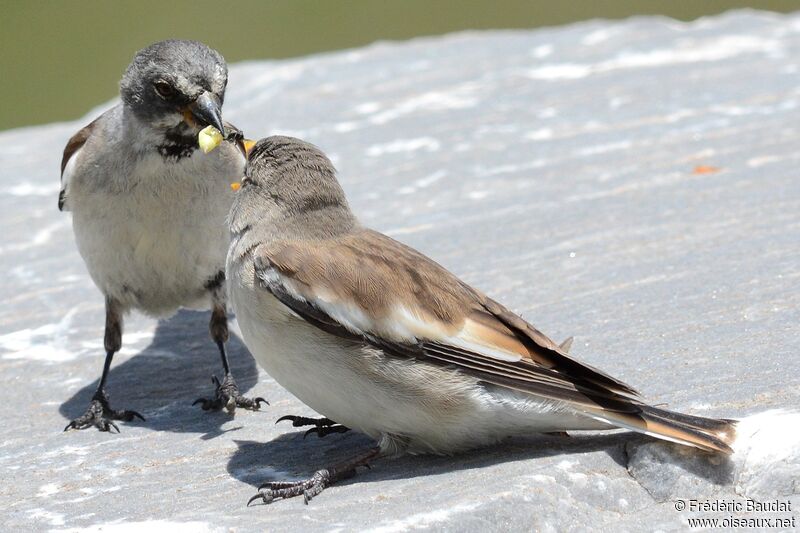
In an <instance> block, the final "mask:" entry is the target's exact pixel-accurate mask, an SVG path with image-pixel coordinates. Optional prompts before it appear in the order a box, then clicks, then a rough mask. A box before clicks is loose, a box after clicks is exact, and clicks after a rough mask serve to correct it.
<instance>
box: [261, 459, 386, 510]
mask: <svg viewBox="0 0 800 533" xmlns="http://www.w3.org/2000/svg"><path fill="white" fill-rule="evenodd" d="M379 453H380V449H379V448H373V449H371V450H369V451H367V452H364V453H362V454H361V455H358V456H356V457H354V458H352V459H350V460H349V461H345V462H343V463H341V464H339V465H336V466H334V467H331V468H326V469H324V470H317V471H316V472H314V474H313V475H312V476H311V477H310V478H308V479H304V480H302V481H269V482H267V483H264V484H262V485H261V486H259V487H258V493H257V494H256V495H255V496H253V497H252V498H250V499H249V500H248V501H247V505H248V507H249V506H250V504H251V503H253V502H254V501H256V500H261V501H262V502H263V503H265V504H269V503H272V502H273V501H275V500H286V499H289V498H294V497H295V496H303V501H304V502H305V504H306V505H308V502H310V501H311V499H312V498H314V496H317V495H318V494H319V493H321V492H322V491H323V490H325V489H326V488H328V487H330V486H331V485H333V484H334V483H336V482H337V481H341V480H343V479H348V478H351V477H353V476H355V475H356V468H358V467H359V466H365V467H367V468H369V465H368V464H367V462H368V461H369V460H370V459H373V458H375V457H377V456H378V454H379Z"/></svg>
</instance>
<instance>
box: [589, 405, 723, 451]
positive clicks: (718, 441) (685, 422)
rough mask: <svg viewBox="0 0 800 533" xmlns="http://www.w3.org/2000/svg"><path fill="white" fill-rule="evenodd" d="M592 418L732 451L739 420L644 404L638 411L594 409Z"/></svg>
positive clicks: (668, 437) (709, 449)
mask: <svg viewBox="0 0 800 533" xmlns="http://www.w3.org/2000/svg"><path fill="white" fill-rule="evenodd" d="M591 416H592V417H593V418H596V419H599V420H603V421H605V422H609V423H611V424H614V425H615V426H619V427H622V428H625V429H630V430H632V431H636V432H639V433H644V434H646V435H650V436H652V437H656V438H659V439H663V440H668V441H672V442H677V443H679V444H685V445H687V446H694V447H695V448H700V449H701V450H705V451H709V452H718V453H724V454H731V453H733V449H732V448H731V445H732V444H733V442H734V440H735V439H736V421H735V420H728V419H715V418H703V417H700V416H692V415H686V414H683V413H676V412H673V411H667V410H664V409H659V408H657V407H650V406H648V405H643V406H641V412H640V413H638V414H630V413H615V412H607V411H599V410H596V411H593V412H592V413H591Z"/></svg>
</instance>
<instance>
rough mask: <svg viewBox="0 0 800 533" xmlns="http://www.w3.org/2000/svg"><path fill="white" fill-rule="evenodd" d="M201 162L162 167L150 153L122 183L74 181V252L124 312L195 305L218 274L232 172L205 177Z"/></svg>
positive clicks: (223, 167) (222, 168)
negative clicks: (120, 304)
mask: <svg viewBox="0 0 800 533" xmlns="http://www.w3.org/2000/svg"><path fill="white" fill-rule="evenodd" d="M203 157H206V156H205V154H201V153H199V152H197V153H196V155H194V156H192V157H190V158H186V159H183V160H180V161H179V162H178V163H175V164H170V165H165V164H164V163H163V161H162V160H161V157H160V156H159V155H157V154H156V155H154V156H152V158H151V160H145V161H142V162H140V163H139V165H138V166H137V167H136V172H135V173H134V175H131V176H127V177H126V178H125V180H124V182H123V181H122V180H119V181H118V182H117V183H109V184H108V186H103V185H101V186H99V187H98V186H97V184H96V183H94V184H87V183H85V182H82V181H81V180H80V179H75V180H74V181H73V183H72V185H71V187H70V191H69V202H70V204H71V210H72V213H73V219H72V224H73V229H74V231H75V237H76V241H77V244H78V249H79V251H80V253H81V256H82V257H83V259H84V261H85V262H86V266H87V268H88V269H89V273H90V275H91V277H92V279H93V280H94V282H95V284H96V285H97V286H98V287H99V288H100V290H101V291H102V292H103V293H104V294H106V295H109V296H113V297H115V298H117V299H118V300H119V301H120V302H121V303H122V304H123V305H124V306H125V307H128V308H130V307H134V308H138V309H141V310H142V311H145V312H146V313H149V314H152V315H164V314H169V313H171V312H174V311H175V309H177V308H178V307H180V306H194V305H198V304H201V303H203V302H205V301H206V300H207V298H206V297H205V296H206V294H205V293H206V291H205V290H204V288H203V285H204V284H205V283H206V282H207V281H208V280H210V279H211V278H213V277H214V276H215V275H216V274H217V272H219V271H220V270H222V269H224V266H225V255H226V252H227V247H228V230H227V225H226V216H227V214H228V210H229V209H230V205H231V203H232V201H233V191H232V190H231V189H230V182H231V181H232V180H233V179H235V178H236V176H237V174H238V170H237V169H236V167H235V166H232V165H231V164H230V162H229V161H226V162H224V163H225V164H222V163H223V162H222V161H221V162H220V164H219V165H217V168H215V169H214V172H210V171H209V166H211V167H212V168H213V165H208V159H205V161H206V167H205V168H201V167H200V166H199V164H200V163H201V160H200V159H201V158H203ZM165 168H166V169H168V170H167V171H165ZM120 187H125V188H124V189H123V190H120Z"/></svg>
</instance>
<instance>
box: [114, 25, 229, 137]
mask: <svg viewBox="0 0 800 533" xmlns="http://www.w3.org/2000/svg"><path fill="white" fill-rule="evenodd" d="M227 83H228V67H227V66H226V64H225V59H224V58H223V57H222V56H221V55H220V54H219V52H217V51H216V50H213V49H211V48H209V47H208V46H206V45H204V44H203V43H200V42H197V41H179V40H167V41H160V42H157V43H154V44H151V45H150V46H148V47H147V48H144V49H142V50H139V51H138V52H137V53H136V55H135V56H134V58H133V61H132V62H131V64H130V65H129V66H128V69H127V70H126V71H125V74H124V75H123V76H122V81H120V96H121V97H122V102H123V105H124V106H125V108H126V109H128V110H130V111H131V112H132V113H133V114H134V115H135V116H136V117H137V118H138V119H140V121H141V122H143V123H144V124H146V125H148V126H150V127H152V128H154V129H156V130H163V131H164V132H165V133H166V132H168V131H169V132H171V133H172V134H173V135H183V136H186V137H191V136H195V135H196V133H197V132H198V131H199V130H200V129H202V128H204V127H205V126H208V125H212V126H214V127H216V128H217V129H218V130H220V131H222V132H223V134H224V129H223V125H222V116H221V108H222V103H223V101H224V99H225V87H226V85H227ZM192 142H193V143H194V144H195V145H196V140H195V139H192Z"/></svg>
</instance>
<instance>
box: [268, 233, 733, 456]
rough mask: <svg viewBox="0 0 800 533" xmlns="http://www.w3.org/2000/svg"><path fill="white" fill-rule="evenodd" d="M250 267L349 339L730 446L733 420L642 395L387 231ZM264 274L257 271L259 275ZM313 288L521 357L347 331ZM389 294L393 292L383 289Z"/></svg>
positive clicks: (284, 250)
mask: <svg viewBox="0 0 800 533" xmlns="http://www.w3.org/2000/svg"><path fill="white" fill-rule="evenodd" d="M255 267H256V273H257V274H259V278H261V279H262V281H263V282H264V288H266V289H267V290H269V291H271V292H272V294H273V295H275V297H276V298H278V299H279V300H280V301H281V302H283V303H284V304H285V305H286V306H287V307H289V308H290V309H292V310H293V311H295V312H296V313H297V314H298V315H300V316H301V317H303V318H305V319H306V320H307V321H308V322H310V323H311V324H314V325H315V326H317V327H319V328H320V329H322V330H324V331H326V332H328V333H330V334H332V335H337V336H340V337H343V338H346V339H348V340H357V339H358V338H361V339H363V341H364V342H366V343H368V344H371V345H373V346H377V347H379V348H381V349H383V350H384V353H386V354H387V355H391V356H396V357H411V358H419V359H422V360H425V361H428V362H431V363H434V364H439V365H443V366H446V367H451V368H458V369H459V370H460V371H462V372H464V373H465V374H468V375H471V376H473V377H475V378H477V379H479V380H481V381H483V382H485V383H487V384H491V385H494V386H498V387H503V388H507V389H511V390H517V391H520V392H527V393H532V394H535V395H539V396H542V397H545V398H552V399H555V400H560V401H566V402H569V403H571V404H572V405H574V406H575V407H576V408H578V409H580V410H582V411H584V412H585V413H587V414H588V415H589V416H594V417H596V418H598V419H600V420H605V421H607V422H609V423H611V424H613V425H616V426H619V427H625V428H628V429H632V430H635V431H640V432H643V433H647V434H650V435H654V436H659V437H661V438H665V439H668V440H673V441H675V442H680V443H682V444H687V445H690V446H696V447H698V448H701V449H704V450H708V451H716V452H723V453H731V451H732V450H731V447H730V445H731V443H732V442H733V439H734V438H735V428H734V423H733V422H732V421H730V420H713V419H704V418H700V417H693V416H689V415H682V414H679V413H673V412H670V411H665V410H661V409H656V408H653V407H649V406H647V405H644V404H643V403H641V401H640V400H639V399H638V398H637V396H636V392H635V391H634V390H633V389H632V388H630V387H629V386H627V385H626V384H624V383H622V382H620V381H619V380H617V379H615V378H613V377H611V376H609V375H608V374H605V373H604V372H602V371H600V370H597V369H595V368H592V367H591V366H589V365H586V364H584V363H581V362H579V361H577V360H576V359H573V358H571V357H569V356H567V355H566V353H565V350H563V349H562V348H560V347H559V346H558V345H556V344H555V343H554V342H553V341H552V340H551V339H550V338H549V337H547V336H546V335H544V334H543V333H541V332H540V331H538V330H537V329H536V328H534V327H533V326H531V325H530V324H528V323H527V322H526V321H524V320H523V319H522V318H520V317H519V316H517V315H516V314H514V313H512V312H511V311H509V310H508V309H506V308H504V307H503V306H502V305H500V304H499V303H497V302H495V301H493V300H491V299H489V298H487V297H485V296H483V295H482V294H480V293H478V292H477V291H474V290H473V289H471V288H469V287H468V286H467V285H465V284H464V283H462V282H461V281H459V280H458V279H457V278H456V277H455V276H453V275H452V274H450V273H449V272H447V271H446V270H445V269H444V268H442V267H441V266H439V265H438V264H436V263H434V262H433V261H431V260H429V259H428V258H427V257H425V256H423V255H422V254H420V253H418V252H416V251H415V250H413V249H411V248H409V247H407V246H404V245H402V244H400V243H397V242H396V241H393V240H392V239H390V238H389V237H386V236H383V235H381V234H378V233H375V232H371V231H368V230H364V231H359V232H357V233H354V234H349V235H347V236H344V237H339V238H332V239H328V240H327V241H322V242H313V243H298V242H295V243H292V244H287V243H283V244H276V245H273V246H271V247H269V249H264V248H263V247H260V248H259V249H258V250H257V255H256V258H255ZM267 268H269V269H275V270H277V271H278V272H279V273H281V274H282V275H283V276H285V277H286V278H289V279H290V280H291V282H292V283H294V284H295V285H299V286H300V287H301V288H305V289H306V290H308V291H309V292H308V295H307V296H306V299H305V300H300V299H298V298H295V297H294V296H292V294H290V292H289V291H287V290H286V288H285V287H284V286H283V285H282V282H281V281H280V280H275V279H274V277H270V276H268V275H266V273H265V272H264V270H265V269H267ZM262 274H265V275H262ZM317 291H324V292H326V293H328V294H335V295H336V296H337V297H339V298H342V299H343V300H344V301H347V302H349V303H353V302H355V303H357V304H358V306H360V307H361V309H362V310H364V311H366V312H367V314H369V315H370V316H373V317H386V316H389V315H390V313H391V311H392V304H393V303H394V304H396V303H397V302H398V300H399V301H400V302H401V303H403V305H405V306H407V307H409V306H410V307H412V308H413V307H414V306H418V307H419V308H421V309H422V312H421V314H423V315H427V316H429V317H431V319H432V320H438V321H440V322H442V323H444V324H446V325H448V326H449V327H450V329H456V330H464V329H469V334H470V336H471V337H472V338H475V337H478V339H479V340H480V341H482V342H483V343H484V345H486V346H487V347H488V348H492V347H493V348H495V349H497V350H500V351H504V352H506V353H514V354H517V355H519V356H520V358H519V359H518V360H513V359H508V360H505V359H501V358H497V357H492V356H491V355H487V354H485V353H480V351H477V350H472V349H469V348H465V347H464V346H455V345H453V344H452V343H448V342H447V339H446V338H445V339H441V338H440V339H430V338H428V339H426V338H417V339H416V342H412V341H408V342H398V341H395V340H391V339H389V338H387V337H386V336H382V335H381V332H380V331H362V332H360V333H358V332H354V331H353V330H352V329H351V328H348V327H345V326H343V325H342V324H340V323H339V322H338V321H337V320H336V319H334V318H332V317H331V316H330V315H329V314H327V313H326V312H325V311H324V310H323V309H321V308H320V307H319V306H318V305H317V303H315V300H314V298H313V294H314V293H315V292H317ZM390 295H391V296H390Z"/></svg>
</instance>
